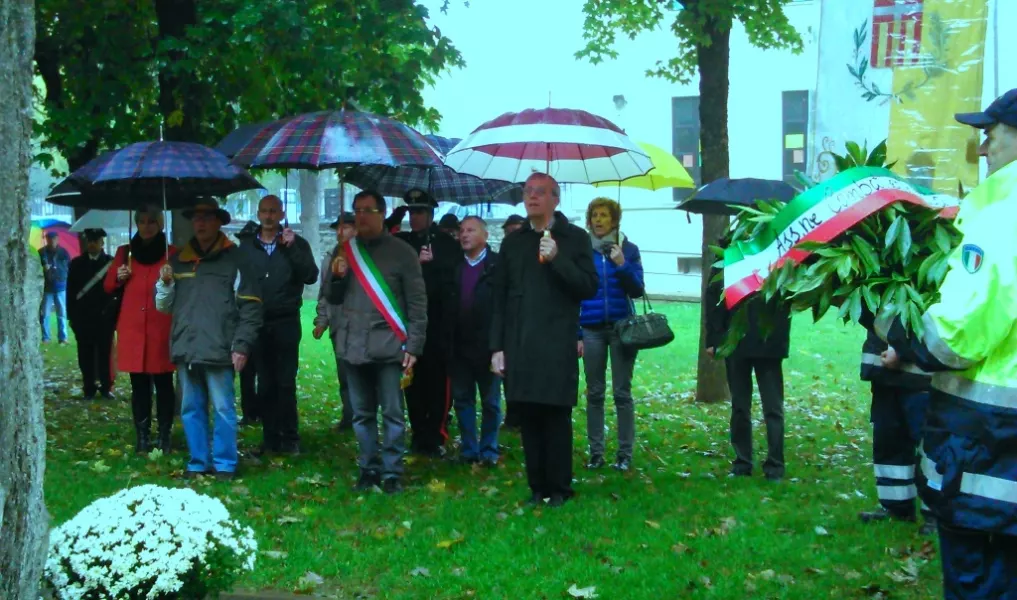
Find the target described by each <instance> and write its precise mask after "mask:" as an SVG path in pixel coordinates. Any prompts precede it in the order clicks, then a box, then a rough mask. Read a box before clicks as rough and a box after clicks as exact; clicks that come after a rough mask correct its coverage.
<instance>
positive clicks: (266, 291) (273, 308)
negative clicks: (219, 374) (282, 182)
mask: <svg viewBox="0 0 1017 600" xmlns="http://www.w3.org/2000/svg"><path fill="white" fill-rule="evenodd" d="M285 218H286V213H285V212H284V211H283V206H282V201H281V200H280V199H279V198H278V197H276V196H271V195H270V196H265V197H264V198H262V199H261V203H260V204H259V205H258V221H259V222H260V223H261V227H260V228H259V229H258V232H257V234H256V235H254V236H253V237H251V238H248V239H246V240H245V241H243V242H242V243H241V244H240V250H241V253H242V256H243V260H244V261H245V262H246V263H247V266H248V267H249V268H250V270H251V271H252V272H254V273H258V274H259V284H260V286H261V290H262V301H263V305H264V309H263V310H264V322H263V324H262V327H261V331H260V333H259V336H258V344H257V350H256V351H255V353H254V356H255V359H256V361H257V363H256V366H257V375H258V395H259V400H260V402H259V404H260V407H259V408H260V410H261V415H260V416H261V422H262V427H263V431H264V440H263V442H262V451H263V452H283V453H286V454H299V453H300V436H299V434H298V432H297V429H298V417H297V362H298V361H297V359H298V353H299V348H300V337H301V327H300V306H301V304H302V303H303V300H302V296H303V293H304V286H305V285H310V284H313V283H314V282H315V281H317V280H318V265H317V264H315V260H314V254H312V252H311V245H310V244H308V243H307V240H305V239H304V238H302V237H300V236H299V235H297V234H295V233H294V232H293V230H292V229H290V228H289V227H283V226H282V223H283V220H284V219H285Z"/></svg>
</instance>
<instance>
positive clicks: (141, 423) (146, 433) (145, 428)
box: [134, 419, 152, 454]
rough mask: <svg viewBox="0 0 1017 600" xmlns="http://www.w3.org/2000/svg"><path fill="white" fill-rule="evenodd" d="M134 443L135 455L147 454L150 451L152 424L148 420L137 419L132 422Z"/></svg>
mask: <svg viewBox="0 0 1017 600" xmlns="http://www.w3.org/2000/svg"><path fill="white" fill-rule="evenodd" d="M134 432H135V435H136V438H137V439H136V441H135V443H134V453H135V454H148V453H149V451H151V450H152V422H151V420H150V419H138V420H137V421H135V422H134Z"/></svg>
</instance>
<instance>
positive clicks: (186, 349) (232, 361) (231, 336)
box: [155, 199, 262, 479]
mask: <svg viewBox="0 0 1017 600" xmlns="http://www.w3.org/2000/svg"><path fill="white" fill-rule="evenodd" d="M183 216H184V218H189V219H191V224H192V225H193V227H194V237H193V238H191V241H190V242H189V243H188V244H187V245H186V246H185V247H184V248H183V250H181V251H180V252H179V253H177V254H175V255H174V256H172V257H170V261H169V263H167V264H166V265H163V268H162V271H161V273H160V280H159V282H158V283H157V284H156V289H155V307H156V309H158V310H159V312H164V313H169V314H171V315H173V325H172V328H171V330H170V359H171V360H172V361H173V364H175V365H176V366H177V375H178V377H179V380H180V387H181V392H182V396H183V398H182V403H181V408H180V422H181V424H182V425H183V427H184V435H185V436H186V438H187V447H188V448H189V449H190V453H191V459H190V462H188V463H187V474H188V475H189V476H196V475H200V474H207V473H211V472H212V471H213V469H214V471H215V474H216V477H218V478H220V479H232V478H233V475H234V474H235V472H236V469H237V412H236V407H235V398H234V392H233V373H234V372H239V371H242V370H243V369H244V365H245V364H247V359H248V357H250V355H251V349H252V348H253V347H254V345H255V343H256V342H257V340H258V330H259V329H261V320H262V310H261V294H260V292H259V290H258V281H257V276H256V275H254V274H253V273H251V272H250V270H249V269H248V268H247V264H246V262H245V261H244V260H243V258H242V256H241V254H240V252H239V250H238V249H237V247H236V246H235V245H234V244H233V243H232V242H231V241H230V240H229V239H228V238H227V237H226V236H225V235H223V233H222V232H221V231H220V230H221V229H222V226H223V225H225V224H227V223H229V222H230V214H229V213H228V212H226V211H225V210H223V209H221V208H219V205H218V203H217V202H216V201H215V200H212V199H200V200H198V201H197V203H196V204H195V206H194V207H192V208H190V209H187V210H185V211H183ZM210 403H211V406H212V410H213V411H214V417H213V425H214V429H213V434H212V440H211V441H212V443H211V446H212V452H211V456H209V435H208V406H209V404H210Z"/></svg>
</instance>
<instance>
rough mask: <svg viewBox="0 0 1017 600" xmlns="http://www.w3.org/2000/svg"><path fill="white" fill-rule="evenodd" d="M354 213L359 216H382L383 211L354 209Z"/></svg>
mask: <svg viewBox="0 0 1017 600" xmlns="http://www.w3.org/2000/svg"><path fill="white" fill-rule="evenodd" d="M353 212H354V213H356V214H358V215H377V214H381V211H380V210H378V209H377V208H354V209H353Z"/></svg>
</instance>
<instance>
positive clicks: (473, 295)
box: [444, 216, 501, 466]
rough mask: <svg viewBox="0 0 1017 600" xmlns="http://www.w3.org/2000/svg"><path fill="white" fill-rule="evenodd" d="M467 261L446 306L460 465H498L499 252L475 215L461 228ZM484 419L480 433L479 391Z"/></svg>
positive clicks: (462, 262) (458, 268) (456, 276)
mask: <svg viewBox="0 0 1017 600" xmlns="http://www.w3.org/2000/svg"><path fill="white" fill-rule="evenodd" d="M459 244H460V246H462V249H463V257H462V258H461V259H460V262H459V264H458V265H456V268H455V271H454V275H453V283H452V285H451V286H449V289H448V297H447V299H446V301H445V302H444V305H445V306H444V308H445V314H446V316H445V323H446V324H447V325H448V348H449V373H450V379H451V380H452V404H453V406H454V407H455V410H456V418H457V419H458V422H459V432H460V434H461V436H462V444H461V446H460V450H459V462H460V463H468V464H469V463H478V462H483V463H484V464H485V465H488V466H494V465H496V464H498V457H499V455H500V450H499V448H498V427H499V425H500V421H501V378H500V377H498V376H497V375H495V374H494V373H492V372H491V350H490V348H491V336H490V334H491V317H492V309H493V299H494V290H493V282H494V274H495V272H496V270H497V268H498V254H497V253H496V252H495V251H494V250H492V249H491V248H490V247H489V246H488V245H487V223H486V222H484V220H483V219H481V218H480V217H475V216H469V217H466V218H465V219H463V222H462V223H461V225H460V234H459ZM478 392H479V394H480V404H481V421H480V434H479V436H478V434H477V393H478Z"/></svg>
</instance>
